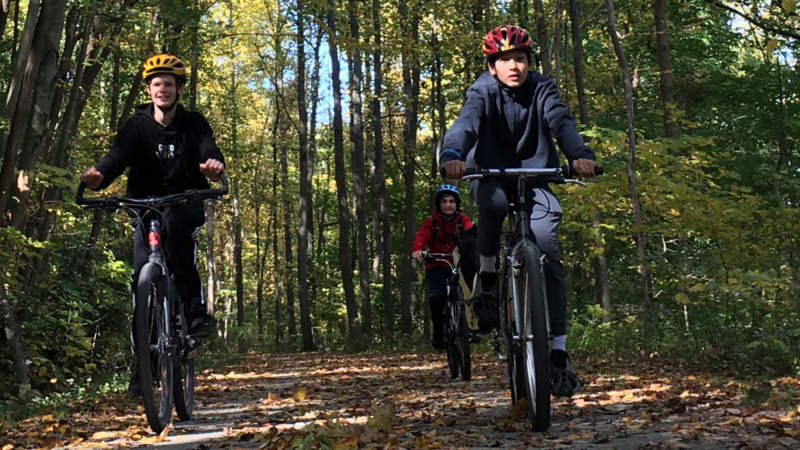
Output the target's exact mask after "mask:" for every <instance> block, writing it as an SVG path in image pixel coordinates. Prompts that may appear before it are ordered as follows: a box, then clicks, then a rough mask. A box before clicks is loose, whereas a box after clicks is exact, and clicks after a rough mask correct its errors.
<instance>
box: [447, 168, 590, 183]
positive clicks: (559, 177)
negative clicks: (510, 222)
mask: <svg viewBox="0 0 800 450" xmlns="http://www.w3.org/2000/svg"><path fill="white" fill-rule="evenodd" d="M604 172H605V171H604V170H603V168H602V167H600V166H594V174H595V175H602V174H603V173H604ZM439 174H440V175H441V176H442V178H445V176H446V175H447V174H446V173H445V171H444V169H441V168H440V169H439ZM548 176H552V177H553V179H552V180H548V181H549V182H553V183H559V184H562V183H566V182H570V181H572V180H571V178H570V177H573V176H575V174H574V173H573V170H572V167H570V166H568V165H564V166H561V167H551V168H537V169H526V168H521V167H520V168H508V169H482V168H480V167H469V168H467V170H466V172H465V173H464V175H463V176H462V177H461V179H462V180H473V179H480V178H484V177H515V178H516V177H526V178H537V177H548Z"/></svg>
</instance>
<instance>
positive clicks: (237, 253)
mask: <svg viewBox="0 0 800 450" xmlns="http://www.w3.org/2000/svg"><path fill="white" fill-rule="evenodd" d="M235 142H236V141H235V140H234V147H235V145H236V144H235ZM232 178H233V179H232V180H231V184H232V185H233V186H232V189H231V191H232V194H233V195H232V197H233V265H234V268H235V271H236V273H235V280H234V282H235V284H236V329H237V330H238V334H237V339H236V341H237V342H236V344H237V350H238V352H239V353H244V352H245V351H246V349H245V348H244V336H243V335H244V274H243V273H242V272H243V271H244V264H242V215H241V212H240V208H239V202H240V199H239V179H238V178H237V177H232Z"/></svg>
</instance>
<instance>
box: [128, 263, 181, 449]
mask: <svg viewBox="0 0 800 450" xmlns="http://www.w3.org/2000/svg"><path fill="white" fill-rule="evenodd" d="M165 295H166V283H165V278H164V276H163V274H162V272H161V268H160V267H159V266H158V265H156V264H152V263H147V264H145V265H144V266H143V267H142V270H141V271H140V272H139V281H138V283H137V287H136V306H135V311H134V344H135V347H136V362H137V370H138V371H139V385H140V387H141V391H142V403H143V404H144V411H145V414H146V415H147V422H148V423H149V424H150V428H151V429H152V430H153V432H155V433H160V432H161V430H163V429H164V428H165V427H166V426H167V425H169V422H170V419H171V418H172V385H173V367H172V360H171V359H172V357H171V355H170V349H169V347H170V339H169V336H167V326H166V325H167V324H166V311H164V298H165Z"/></svg>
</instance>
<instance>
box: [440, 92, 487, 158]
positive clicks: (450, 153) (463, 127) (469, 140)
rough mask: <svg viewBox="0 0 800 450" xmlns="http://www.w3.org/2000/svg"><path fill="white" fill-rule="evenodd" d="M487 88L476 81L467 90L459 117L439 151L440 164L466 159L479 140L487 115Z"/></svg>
mask: <svg viewBox="0 0 800 450" xmlns="http://www.w3.org/2000/svg"><path fill="white" fill-rule="evenodd" d="M485 97H486V95H485V88H483V86H482V84H481V83H479V82H475V83H474V84H473V85H472V86H470V87H469V89H468V90H467V100H466V102H464V106H462V107H461V112H460V113H459V114H458V118H457V119H456V120H455V122H453V125H452V126H450V128H449V129H448V130H447V133H445V136H444V142H443V144H442V151H441V153H439V164H442V163H445V162H447V161H453V160H456V159H460V160H462V161H466V159H467V154H468V153H469V151H470V149H472V147H473V146H475V143H476V142H477V141H478V132H479V129H480V126H481V121H482V120H483V118H484V116H485V115H486V100H485Z"/></svg>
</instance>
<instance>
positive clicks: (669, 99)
mask: <svg viewBox="0 0 800 450" xmlns="http://www.w3.org/2000/svg"><path fill="white" fill-rule="evenodd" d="M654 6H655V8H654V16H655V22H656V55H658V69H659V74H660V78H661V84H660V87H661V91H660V92H661V104H662V106H663V108H664V136H665V137H668V138H674V137H676V136H677V135H678V124H677V123H676V122H675V94H674V92H673V90H672V66H671V64H670V56H669V34H668V33H667V0H655V1H654Z"/></svg>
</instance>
